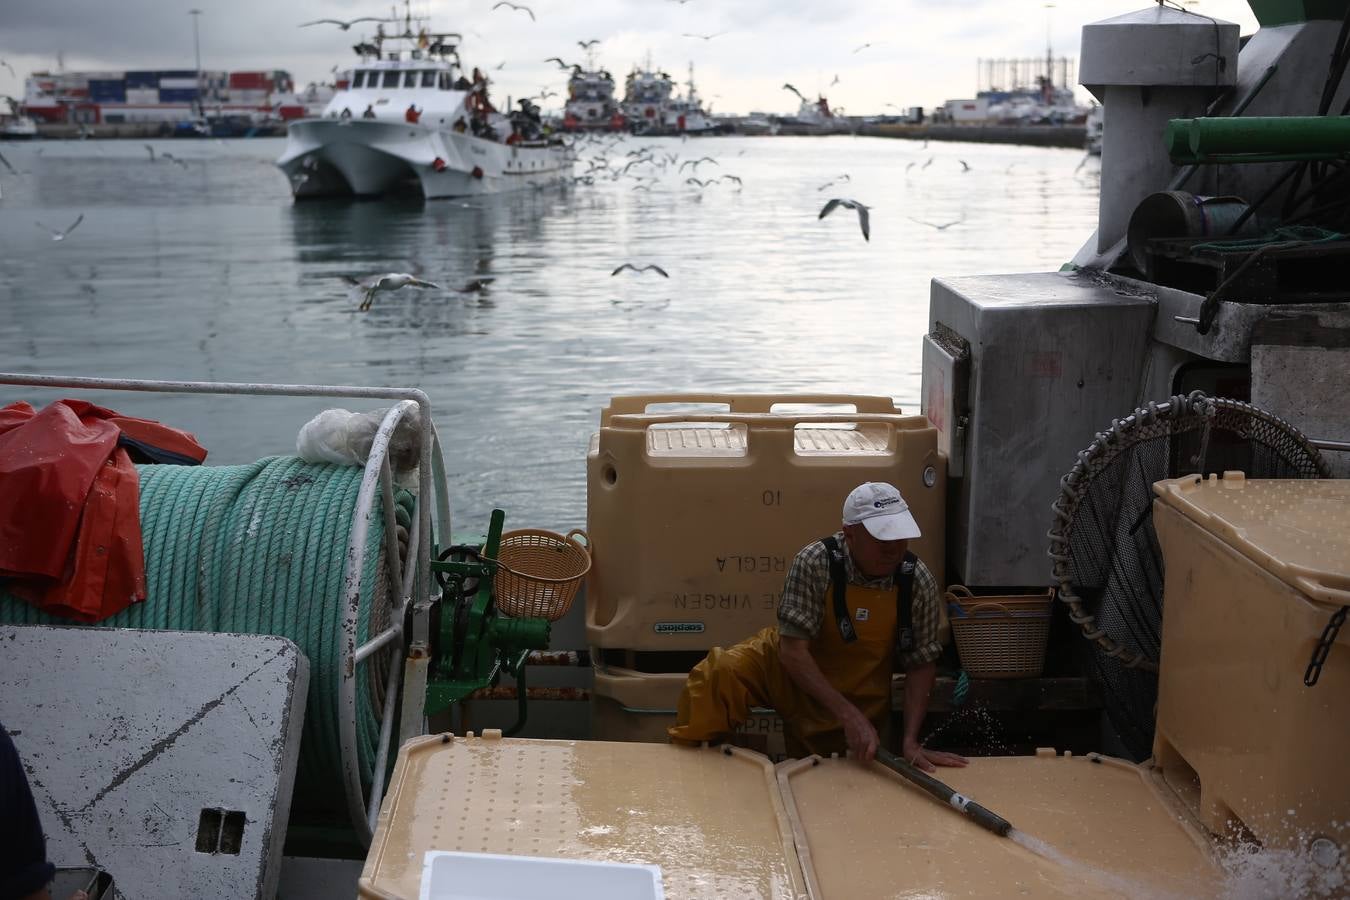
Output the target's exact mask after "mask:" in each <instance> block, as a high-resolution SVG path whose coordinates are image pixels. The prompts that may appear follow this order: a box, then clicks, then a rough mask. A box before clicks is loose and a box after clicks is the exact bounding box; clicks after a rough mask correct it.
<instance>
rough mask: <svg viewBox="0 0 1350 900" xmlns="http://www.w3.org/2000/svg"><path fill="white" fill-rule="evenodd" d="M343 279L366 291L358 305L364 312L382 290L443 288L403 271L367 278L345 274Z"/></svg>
mask: <svg viewBox="0 0 1350 900" xmlns="http://www.w3.org/2000/svg"><path fill="white" fill-rule="evenodd" d="M342 280H343V281H345V282H347V283H348V284H350V285H352V286H353V287H358V288H360V289H361V290H362V291H364V292H365V296H364V298H362V300H361V305H360V306H359V307H358V309H360V310H361V311H362V312H365V311H366V310H368V309H370V306H371V304H372V303H374V302H375V295H376V294H378V293H379V292H381V291H386V292H387V291H397V290H399V289H400V288H405V287H415V288H435V289H436V290H438V291H439V290H440V289H441V286H440V285H439V284H432V283H431V282H430V281H423V280H422V279H420V278H417V277H416V276H413V275H408V274H406V273H403V272H390V273H389V274H387V275H371V276H369V277H367V278H360V279H357V278H353V277H351V276H350V275H343V276H342Z"/></svg>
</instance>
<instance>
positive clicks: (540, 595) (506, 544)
mask: <svg viewBox="0 0 1350 900" xmlns="http://www.w3.org/2000/svg"><path fill="white" fill-rule="evenodd" d="M589 546H590V540H589V539H588V538H587V537H586V532H584V531H582V530H581V529H579V528H575V529H573V530H571V531H569V532H567V534H566V535H561V534H555V533H554V532H552V531H544V530H542V529H538V528H523V529H520V530H518V531H508V532H507V533H506V534H503V535H502V539H501V544H500V545H499V547H498V549H497V562H498V563H499V565H498V566H497V575H496V577H495V578H494V579H493V582H492V586H493V589H494V591H495V592H496V594H497V608H498V609H499V610H501V611H502V612H503V613H505V614H506V615H508V616H514V617H516V618H521V619H523V618H531V619H548V620H549V621H550V622H556V621H557V620H559V619H561V618H562V617H563V616H564V615H566V613H567V610H569V609H570V608H571V607H572V600H573V599H575V597H576V595H577V589H578V588H580V587H581V579H583V578H584V577H586V573H587V572H589V571H590V569H591V554H590V552H589V550H588V549H587V548H588V547H589Z"/></svg>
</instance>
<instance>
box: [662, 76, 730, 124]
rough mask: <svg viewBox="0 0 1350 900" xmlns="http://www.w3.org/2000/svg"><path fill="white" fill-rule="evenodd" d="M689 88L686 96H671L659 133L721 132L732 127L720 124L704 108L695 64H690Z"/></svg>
mask: <svg viewBox="0 0 1350 900" xmlns="http://www.w3.org/2000/svg"><path fill="white" fill-rule="evenodd" d="M686 86H687V88H688V90H687V92H686V93H685V94H684V96H677V97H673V98H671V100H670V101H669V102H668V103H667V104H666V109H665V115H664V116H663V117H662V120H661V126H662V127H661V130H660V132H659V133H661V134H668V135H678V134H690V135H700V134H720V133H724V132H726V131H729V130H730V129H729V128H727V127H724V126H722V125H719V124H718V123H717V122H716V121H714V120H713V118H712V116H710V115H708V114H707V112H705V111H704V109H703V104H702V101H700V100H699V96H698V89H697V88H695V87H694V64H693V63H690V64H689V81H688V82H687V84H686Z"/></svg>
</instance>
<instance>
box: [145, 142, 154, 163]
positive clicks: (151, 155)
mask: <svg viewBox="0 0 1350 900" xmlns="http://www.w3.org/2000/svg"><path fill="white" fill-rule="evenodd" d="M145 152H146V153H149V154H150V161H151V162H154V161H155V148H154V147H151V146H150V145H149V144H146V145H145Z"/></svg>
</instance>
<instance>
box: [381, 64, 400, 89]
mask: <svg viewBox="0 0 1350 900" xmlns="http://www.w3.org/2000/svg"><path fill="white" fill-rule="evenodd" d="M398 76H399V72H398V70H397V69H389V70H388V71H386V72H385V73H384V85H383V86H384V87H387V88H396V87H398Z"/></svg>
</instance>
